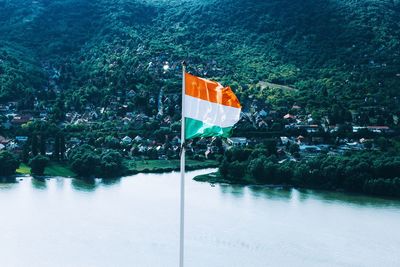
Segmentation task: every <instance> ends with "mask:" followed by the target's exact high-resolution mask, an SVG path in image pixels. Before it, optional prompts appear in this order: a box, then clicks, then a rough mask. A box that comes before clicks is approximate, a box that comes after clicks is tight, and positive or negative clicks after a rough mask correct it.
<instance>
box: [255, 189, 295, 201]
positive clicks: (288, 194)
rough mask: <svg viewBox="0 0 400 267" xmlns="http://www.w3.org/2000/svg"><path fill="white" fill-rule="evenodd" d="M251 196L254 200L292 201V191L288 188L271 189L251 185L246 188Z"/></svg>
mask: <svg viewBox="0 0 400 267" xmlns="http://www.w3.org/2000/svg"><path fill="white" fill-rule="evenodd" d="M248 188H249V189H250V193H251V194H252V196H254V197H256V198H267V199H279V200H287V201H289V200H290V199H292V189H290V188H285V187H282V188H271V187H267V186H259V185H252V186H249V187H248Z"/></svg>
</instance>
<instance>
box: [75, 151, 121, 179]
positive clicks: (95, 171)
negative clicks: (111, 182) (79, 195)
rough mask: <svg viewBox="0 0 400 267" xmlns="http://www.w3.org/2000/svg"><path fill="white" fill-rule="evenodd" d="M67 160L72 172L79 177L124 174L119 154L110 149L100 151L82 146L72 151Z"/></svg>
mask: <svg viewBox="0 0 400 267" xmlns="http://www.w3.org/2000/svg"><path fill="white" fill-rule="evenodd" d="M68 159H69V163H70V165H71V168H72V170H73V171H74V172H76V173H77V174H78V176H81V177H91V176H96V175H97V176H100V177H116V176H120V175H121V174H122V173H123V172H124V167H123V164H122V160H123V158H122V156H121V154H120V153H119V152H118V151H115V150H111V149H107V150H102V151H100V150H96V149H95V148H94V147H92V146H90V145H82V146H79V147H77V148H75V149H73V150H72V151H71V152H70V153H69V155H68Z"/></svg>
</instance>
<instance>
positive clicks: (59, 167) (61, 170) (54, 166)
mask: <svg viewBox="0 0 400 267" xmlns="http://www.w3.org/2000/svg"><path fill="white" fill-rule="evenodd" d="M17 174H20V175H23V174H31V168H30V167H29V166H28V165H26V164H25V163H21V165H19V168H18V169H17ZM44 175H46V176H62V177H74V176H75V173H74V172H73V171H72V170H71V169H70V168H69V167H68V166H67V165H65V164H61V163H58V162H50V163H49V165H48V166H47V167H46V170H45V171H44Z"/></svg>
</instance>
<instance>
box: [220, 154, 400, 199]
mask: <svg viewBox="0 0 400 267" xmlns="http://www.w3.org/2000/svg"><path fill="white" fill-rule="evenodd" d="M247 153H248V152H246V151H245V150H242V151H241V152H239V151H238V149H235V150H232V151H230V152H227V153H226V154H225V156H224V159H223V160H222V162H221V165H220V168H219V170H220V174H221V175H222V176H223V177H224V178H225V179H228V180H231V181H232V182H238V181H252V182H256V183H261V184H286V185H293V186H300V187H312V188H321V189H344V190H346V191H349V192H358V193H369V194H376V195H384V196H400V194H399V190H398V189H399V181H400V180H399V178H398V177H399V176H400V157H399V156H396V155H393V154H382V153H377V152H360V153H355V154H350V155H345V156H327V155H321V156H319V157H316V158H311V159H309V160H307V161H301V162H291V161H287V160H286V161H284V162H280V163H278V161H277V159H276V157H275V156H274V155H272V156H269V157H267V156H266V155H260V156H257V157H251V156H249V157H248V158H247V159H245V158H243V157H242V158H241V159H242V161H238V160H236V158H234V157H233V156H232V154H234V155H243V154H247ZM240 169H241V170H240Z"/></svg>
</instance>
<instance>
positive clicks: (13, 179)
mask: <svg viewBox="0 0 400 267" xmlns="http://www.w3.org/2000/svg"><path fill="white" fill-rule="evenodd" d="M15 183H17V178H16V177H0V184H15Z"/></svg>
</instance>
